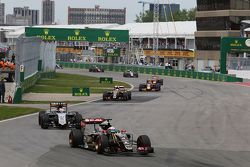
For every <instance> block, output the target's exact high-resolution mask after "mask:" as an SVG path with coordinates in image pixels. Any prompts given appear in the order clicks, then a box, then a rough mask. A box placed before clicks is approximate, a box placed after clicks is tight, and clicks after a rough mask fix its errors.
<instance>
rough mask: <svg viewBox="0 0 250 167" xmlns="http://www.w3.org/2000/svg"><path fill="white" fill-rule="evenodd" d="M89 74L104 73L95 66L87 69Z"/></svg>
mask: <svg viewBox="0 0 250 167" xmlns="http://www.w3.org/2000/svg"><path fill="white" fill-rule="evenodd" d="M89 72H104V69H103V68H99V67H97V66H91V67H90V68H89Z"/></svg>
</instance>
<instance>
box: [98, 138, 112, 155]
mask: <svg viewBox="0 0 250 167" xmlns="http://www.w3.org/2000/svg"><path fill="white" fill-rule="evenodd" d="M108 143H109V140H108V137H107V136H105V135H100V136H99V137H98V138H97V141H96V152H97V154H103V152H104V149H105V148H106V147H108Z"/></svg>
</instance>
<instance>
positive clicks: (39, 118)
mask: <svg viewBox="0 0 250 167" xmlns="http://www.w3.org/2000/svg"><path fill="white" fill-rule="evenodd" d="M44 114H45V111H40V112H39V114H38V124H39V125H41V122H42V117H43V115H44Z"/></svg>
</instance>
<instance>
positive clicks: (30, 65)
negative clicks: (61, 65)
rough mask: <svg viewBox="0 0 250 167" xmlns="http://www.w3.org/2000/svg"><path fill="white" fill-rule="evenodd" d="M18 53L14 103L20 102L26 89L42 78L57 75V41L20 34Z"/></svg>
mask: <svg viewBox="0 0 250 167" xmlns="http://www.w3.org/2000/svg"><path fill="white" fill-rule="evenodd" d="M16 55H17V56H16V70H15V84H16V90H15V95H14V99H13V103H20V102H21V100H22V94H23V92H24V91H25V90H27V89H28V88H30V87H32V86H33V85H35V84H36V82H37V81H38V80H39V79H40V78H51V77H53V76H54V75H55V64H56V61H55V60H56V59H55V56H56V43H54V42H50V43H45V42H43V41H42V40H41V39H40V38H36V37H29V38H27V37H24V36H20V37H19V38H18V40H17V49H16Z"/></svg>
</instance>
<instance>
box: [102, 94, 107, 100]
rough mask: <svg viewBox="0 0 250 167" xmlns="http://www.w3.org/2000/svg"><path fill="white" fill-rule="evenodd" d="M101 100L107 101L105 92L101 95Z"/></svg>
mask: <svg viewBox="0 0 250 167" xmlns="http://www.w3.org/2000/svg"><path fill="white" fill-rule="evenodd" d="M102 100H103V101H107V93H106V92H104V93H103V95H102Z"/></svg>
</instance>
